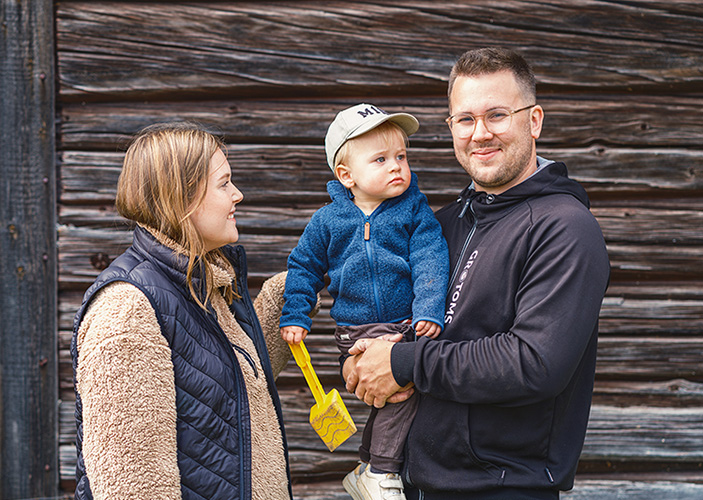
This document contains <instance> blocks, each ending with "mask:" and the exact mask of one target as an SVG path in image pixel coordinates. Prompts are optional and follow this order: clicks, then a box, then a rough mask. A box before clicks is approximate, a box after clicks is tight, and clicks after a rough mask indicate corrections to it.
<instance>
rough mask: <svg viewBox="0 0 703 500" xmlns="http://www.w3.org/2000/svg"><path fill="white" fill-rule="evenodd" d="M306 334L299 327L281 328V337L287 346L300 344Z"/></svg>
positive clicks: (305, 331) (303, 329) (304, 330)
mask: <svg viewBox="0 0 703 500" xmlns="http://www.w3.org/2000/svg"><path fill="white" fill-rule="evenodd" d="M307 334H308V331H307V330H306V329H305V328H303V327H301V326H284V327H283V328H281V337H282V338H283V340H285V341H286V342H288V343H289V344H300V343H301V342H302V341H303V340H304V339H305V337H306V336H307Z"/></svg>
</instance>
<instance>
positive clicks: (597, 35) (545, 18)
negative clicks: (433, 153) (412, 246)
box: [56, 0, 703, 100]
mask: <svg viewBox="0 0 703 500" xmlns="http://www.w3.org/2000/svg"><path fill="white" fill-rule="evenodd" d="M119 6H120V7H119V9H115V7H114V4H113V3H112V2H61V3H60V4H58V6H57V7H58V8H57V15H56V17H57V28H56V30H57V48H58V72H59V76H60V96H61V98H62V99H63V100H69V99H75V100H87V99H100V98H101V97H102V98H105V97H106V96H115V95H119V96H122V97H123V98H132V99H135V100H141V99H143V98H145V97H147V98H162V97H163V96H165V95H170V96H176V95H205V94H208V95H210V96H212V95H214V94H218V93H219V94H220V95H226V94H229V95H239V96H262V95H268V96H276V97H278V96H280V95H281V93H282V92H283V93H284V94H285V95H298V96H306V95H307V96H311V95H312V96H315V95H321V94H326V95H343V94H346V95H369V94H377V95H383V94H386V95H398V94H399V93H400V94H403V95H411V94H415V95H428V94H435V95H442V94H443V93H444V92H445V86H446V83H445V82H446V79H447V75H448V73H449V69H450V67H451V65H452V64H453V62H454V60H455V59H456V58H457V57H458V56H459V55H460V54H461V53H462V52H463V51H464V50H466V49H467V48H470V47H477V46H485V45H492V44H501V45H505V46H510V47H515V48H518V49H519V50H521V51H522V52H524V53H525V55H526V56H527V57H528V59H529V60H530V61H531V62H532V64H533V65H534V67H535V72H536V74H537V77H538V80H539V82H540V84H541V85H542V86H543V87H545V88H548V89H549V88H563V87H573V88H576V89H597V90H604V89H608V88H610V89H618V90H620V89H622V90H625V91H627V90H628V89H638V88H655V89H660V91H661V90H666V91H668V92H669V93H673V92H671V90H672V89H675V90H682V89H688V88H691V89H693V88H699V87H700V85H701V83H702V82H703V73H702V70H701V69H700V67H699V66H698V65H695V64H691V60H695V59H696V58H698V59H700V57H701V54H700V53H699V51H700V49H699V47H698V45H697V43H698V39H699V38H700V34H701V33H702V32H703V21H701V18H700V16H699V15H696V14H695V13H694V12H686V11H685V10H683V9H682V10H679V9H674V8H671V7H670V6H669V4H665V3H659V4H657V3H647V8H642V7H641V6H639V5H637V4H636V3H634V4H630V3H602V2H598V1H595V0H591V1H586V2H578V4H569V3H566V2H564V3H561V4H554V3H552V4H547V3H544V2H536V1H510V2H502V3H500V4H495V5H491V4H488V5H487V4H483V3H482V4H478V3H474V2H471V3H460V4H457V3H456V2H437V1H434V2H428V1H425V2H413V3H411V4H407V3H405V4H402V5H401V4H398V3H395V2H393V3H390V4H385V3H384V2H375V3H367V2H363V3H362V2H354V3H350V2H327V3H326V4H325V5H324V6H320V4H319V3H315V2H296V3H286V4H279V5H277V6H276V8H268V9H263V8H261V6H260V5H259V4H257V3H255V2H251V3H247V2H237V3H218V4H217V8H214V9H213V8H210V7H209V6H205V5H199V4H192V3H188V4H186V3H180V2H171V3H169V5H168V9H166V8H164V6H163V5H162V4H160V3H132V2H121V3H120V4H119ZM554 19H558V20H559V28H560V29H558V30H555V29H554V24H553V21H554ZM612 19H618V23H615V24H614V23H612ZM194 20H197V22H194ZM369 33H373V36H369V35H368V34H369ZM364 35H366V36H364ZM87 40H89V41H90V43H86V41H87ZM437 40H441V43H437ZM254 68H255V69H254ZM282 89H284V90H283V91H282Z"/></svg>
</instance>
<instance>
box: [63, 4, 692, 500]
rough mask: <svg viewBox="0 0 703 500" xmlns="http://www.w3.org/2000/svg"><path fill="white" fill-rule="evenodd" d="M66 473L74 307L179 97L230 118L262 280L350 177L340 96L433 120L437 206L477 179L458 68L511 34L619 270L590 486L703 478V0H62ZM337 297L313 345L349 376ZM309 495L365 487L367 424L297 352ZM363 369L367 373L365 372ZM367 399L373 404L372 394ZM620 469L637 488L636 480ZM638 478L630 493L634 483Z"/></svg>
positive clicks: (552, 135)
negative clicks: (454, 74)
mask: <svg viewBox="0 0 703 500" xmlns="http://www.w3.org/2000/svg"><path fill="white" fill-rule="evenodd" d="M56 8H57V14H56V17H57V27H56V30H57V37H56V43H57V61H58V85H59V90H58V97H57V103H58V104H57V106H58V120H59V124H58V132H59V141H58V149H59V154H58V162H59V165H58V168H59V174H60V183H59V206H58V210H59V212H58V213H59V238H58V245H59V324H60V340H59V342H60V345H59V352H60V379H61V399H62V405H61V422H62V424H61V444H62V446H61V477H62V485H63V487H64V489H65V490H66V491H69V490H70V489H71V487H72V482H71V481H72V477H73V466H74V461H75V457H74V454H75V450H74V449H73V447H72V446H73V433H74V431H73V422H72V411H73V407H72V400H73V393H72V385H71V373H70V357H69V353H68V348H69V339H70V328H71V321H72V317H73V314H74V313H75V311H76V309H77V307H78V305H79V303H80V298H81V296H82V294H83V291H84V290H85V289H86V287H87V286H88V285H89V284H90V283H91V281H92V280H93V279H94V278H95V276H96V275H97V274H98V273H99V271H100V270H101V269H102V268H103V267H104V266H105V265H107V263H108V262H109V261H110V259H113V258H114V257H116V256H117V255H118V254H119V253H121V252H122V251H123V250H124V249H125V248H126V246H127V245H128V244H129V242H130V238H131V236H130V233H129V231H128V230H127V228H126V226H125V225H124V224H123V223H122V221H121V220H120V218H119V217H118V216H117V215H116V213H115V211H114V208H113V202H114V196H115V186H116V181H117V177H118V175H119V172H120V166H121V162H122V158H123V151H124V143H125V140H126V139H127V138H128V137H129V136H130V135H131V134H132V133H134V132H135V131H137V130H138V129H139V128H141V127H143V126H145V125H147V124H150V123H153V122H156V121H162V120H171V119H189V120H196V121H199V122H202V123H204V124H207V125H209V126H212V127H215V128H217V129H218V130H221V131H222V133H223V134H224V136H225V137H226V139H227V143H228V145H229V146H228V148H229V159H230V162H231V164H232V167H233V174H234V176H233V179H234V182H235V183H236V184H237V186H238V187H239V188H240V189H241V190H242V192H243V193H244V195H245V200H244V202H243V203H242V205H241V208H240V209H239V211H240V213H241V215H240V216H238V217H237V219H238V222H239V227H240V233H241V243H242V244H244V245H245V247H246V249H247V252H248V255H249V257H250V263H251V264H250V266H251V269H250V276H251V281H250V286H251V288H252V289H253V292H254V293H256V290H257V289H258V287H259V286H260V284H261V282H262V280H263V279H265V278H266V277H268V276H270V275H272V274H274V273H276V272H278V271H281V270H283V269H284V268H285V261H286V257H287V255H288V253H289V252H290V250H291V249H292V248H293V247H294V246H295V244H296V241H297V238H298V236H299V235H300V233H301V232H302V230H303V228H304V226H305V224H306V222H307V220H308V218H309V217H310V215H311V214H312V213H313V212H314V211H315V210H316V209H317V208H319V207H320V206H322V205H323V204H324V203H325V202H326V200H327V195H326V192H325V183H326V182H327V181H328V180H330V179H331V175H330V172H329V169H328V168H327V166H326V163H325V157H324V148H323V137H324V134H325V131H326V128H327V125H328V124H329V122H330V121H331V120H332V119H333V117H334V115H335V113H336V112H337V111H338V110H339V109H341V108H343V107H346V106H348V105H351V104H355V103H357V102H362V101H370V102H372V103H375V104H378V105H380V106H382V107H384V108H386V109H388V110H392V111H400V110H403V111H408V112H410V113H413V114H415V115H416V116H417V117H418V118H419V120H420V123H421V128H420V131H419V132H418V133H417V134H416V135H414V136H413V137H412V141H411V147H410V150H409V159H410V162H411V166H412V167H413V169H414V171H415V172H416V173H417V174H418V176H419V180H420V187H421V189H422V190H423V191H424V192H425V193H426V194H427V195H428V197H429V199H430V202H431V204H432V205H433V207H434V208H439V207H440V206H442V205H443V204H445V203H447V202H449V201H451V200H452V199H453V198H454V196H455V195H456V193H457V192H458V191H459V190H460V189H462V188H463V187H464V186H465V185H466V184H467V183H468V182H469V181H468V178H467V177H466V175H465V174H464V173H463V171H462V170H461V168H460V167H459V166H458V164H457V162H456V160H455V158H454V156H453V152H452V146H451V137H450V134H449V130H448V129H447V127H446V125H445V124H444V121H443V118H444V117H445V116H446V114H447V106H446V86H447V76H448V73H449V70H450V68H451V66H452V64H453V63H454V61H455V60H456V59H457V58H458V56H459V55H460V54H461V53H462V52H463V51H465V50H467V49H470V48H475V47H480V46H485V45H503V46H508V47H511V48H514V49H517V50H519V51H520V52H521V53H522V54H524V55H525V56H526V57H527V58H528V59H529V61H530V62H531V63H532V64H533V66H534V69H535V72H536V75H537V79H538V101H539V102H540V103H541V104H542V106H543V107H544V109H545V113H546V118H545V126H544V130H543V134H542V138H541V139H540V140H539V142H538V152H539V154H541V155H543V156H546V157H548V158H553V159H558V160H563V161H565V162H566V163H567V165H568V167H569V171H570V174H571V176H572V177H574V178H576V179H577V180H579V181H581V182H582V183H583V185H584V186H585V187H586V189H587V190H588V192H589V195H590V197H591V200H592V211H593V213H594V214H595V216H596V217H597V219H598V221H599V223H600V225H601V227H602V228H603V232H604V234H605V238H606V241H607V245H608V251H609V255H610V259H611V263H612V269H613V273H612V281H611V285H610V287H609V290H608V292H607V297H606V299H605V302H604V304H603V309H602V312H601V318H600V329H601V338H600V342H599V361H598V367H597V380H596V388H595V396H594V405H593V410H592V414H591V419H590V423H589V430H588V434H587V438H586V444H585V448H584V451H583V455H582V460H581V464H580V467H579V474H578V477H577V486H576V489H575V490H574V491H572V492H570V493H567V494H565V495H564V497H565V498H569V499H578V500H581V499H586V498H588V499H596V500H599V499H605V498H608V499H612V498H628V499H630V498H631V499H654V498H677V499H684V500H687V499H693V498H702V497H703V357H702V353H703V286H702V285H703V231H702V230H701V228H702V226H703V197H702V195H703V141H702V140H701V139H702V138H703V120H701V118H700V117H701V114H702V112H703V64H702V63H703V45H702V44H701V40H703V6H702V5H701V4H700V2H698V1H696V0H689V1H678V0H673V1H664V0H660V1H656V0H630V1H605V0H602V1H601V0H582V1H579V2H569V1H567V0H558V1H554V2H548V3H547V2H537V1H527V0H525V1H517V0H504V1H501V2H493V1H489V2H486V1H464V2H448V1H437V0H434V1H419V0H403V1H381V0H378V1H365V2H336V1H328V2H325V3H324V4H320V3H319V2H312V1H309V2H308V1H301V2H285V1H278V2H222V3H220V2H207V3H185V2H179V1H171V2H168V3H161V2H150V3H146V2H122V1H117V0H112V1H107V0H92V1H90V2H88V1H64V2H57V3H56ZM329 302H330V300H329V298H328V297H325V299H324V307H323V310H322V312H321V313H320V315H319V316H318V317H317V318H316V320H315V323H314V328H313V332H312V333H311V336H310V338H309V342H308V347H309V348H310V350H311V353H312V359H313V362H314V364H315V366H316V367H317V369H318V373H319V374H320V375H321V378H322V381H323V383H324V384H325V386H326V387H328V388H331V387H333V386H336V387H339V388H340V389H341V384H340V380H339V378H338V375H337V374H338V366H337V361H336V359H337V354H336V348H335V347H334V343H333V341H332V339H331V335H330V334H331V330H332V327H333V324H332V321H331V319H330V318H329V314H328V311H329V305H330V303H329ZM278 385H279V388H280V391H281V396H282V398H283V401H284V414H285V418H286V424H287V430H288V437H289V441H290V447H291V465H292V471H293V478H294V482H295V487H294V492H295V495H296V497H297V498H309V499H313V498H314V499H319V500H323V499H332V498H340V499H341V498H347V497H346V496H345V495H344V494H343V490H342V488H341V482H340V480H341V477H342V475H343V474H344V473H346V471H348V470H350V469H351V468H352V467H353V466H354V464H355V462H356V460H357V454H356V448H357V446H358V444H359V438H358V436H355V437H354V438H352V439H351V440H350V442H348V443H346V444H345V445H343V446H342V447H341V448H340V449H339V450H338V451H336V452H335V453H333V454H330V453H329V452H328V451H326V448H325V447H324V445H323V444H322V442H321V441H320V440H319V439H318V438H317V437H316V436H315V434H314V433H313V432H312V431H311V429H310V428H309V426H308V424H307V421H306V418H307V412H308V409H309V407H310V406H311V405H312V399H311V397H310V395H309V393H308V391H307V390H306V388H305V386H304V382H303V379H302V377H301V376H300V373H299V372H298V370H297V368H296V367H295V365H294V363H292V362H291V364H290V365H289V366H288V368H287V369H286V370H285V371H284V373H283V374H282V375H281V377H280V378H279V381H278ZM342 392H344V391H342ZM345 400H346V402H347V405H348V406H349V408H350V409H351V411H352V413H353V416H354V418H355V420H356V421H357V422H360V423H361V422H363V421H364V419H365V415H366V413H367V409H366V407H365V406H364V405H363V404H362V403H359V402H358V401H356V400H355V399H354V398H353V397H350V396H346V395H345ZM614 492H617V493H614ZM615 495H617V496H615Z"/></svg>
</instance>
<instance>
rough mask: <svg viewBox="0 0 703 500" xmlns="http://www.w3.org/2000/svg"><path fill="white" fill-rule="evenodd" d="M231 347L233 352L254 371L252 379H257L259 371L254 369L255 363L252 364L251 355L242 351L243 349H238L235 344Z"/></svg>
mask: <svg viewBox="0 0 703 500" xmlns="http://www.w3.org/2000/svg"><path fill="white" fill-rule="evenodd" d="M232 347H234V350H235V351H237V352H238V353H240V354H241V355H242V356H244V359H246V360H247V362H248V363H249V366H251V369H252V370H253V371H254V377H256V378H259V370H257V369H256V363H254V358H252V357H251V354H249V353H248V352H247V351H246V350H244V348H243V347H239V346H238V345H237V344H232Z"/></svg>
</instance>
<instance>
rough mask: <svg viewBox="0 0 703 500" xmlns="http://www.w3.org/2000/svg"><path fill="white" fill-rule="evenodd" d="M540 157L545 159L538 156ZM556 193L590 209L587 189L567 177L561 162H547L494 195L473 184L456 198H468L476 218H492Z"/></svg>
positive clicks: (458, 201) (459, 199)
mask: <svg viewBox="0 0 703 500" xmlns="http://www.w3.org/2000/svg"><path fill="white" fill-rule="evenodd" d="M540 160H541V161H545V160H543V159H541V158H540ZM555 194H566V195H569V196H573V197H574V198H576V199H577V200H578V201H579V203H581V204H582V205H583V206H585V207H586V208H590V201H589V199H588V195H587V194H586V190H585V189H584V188H583V187H581V185H580V184H579V183H578V182H576V181H574V180H572V179H570V178H569V175H568V172H567V170H566V165H565V164H564V163H561V162H550V163H548V164H547V165H545V166H544V167H543V168H541V169H540V170H538V171H537V172H535V173H534V174H533V175H532V176H531V177H529V178H527V179H525V180H524V181H523V182H521V183H520V184H518V185H517V186H513V187H512V188H510V189H508V190H507V191H505V192H504V193H500V194H497V195H496V194H488V193H486V192H484V191H476V190H475V189H474V187H473V183H472V184H471V185H470V186H468V187H467V188H465V189H464V190H463V191H462V192H461V193H460V194H459V197H458V198H457V200H456V201H457V203H462V204H465V206H466V205H467V202H468V201H472V209H473V212H474V213H475V214H476V216H477V217H478V218H479V219H481V220H483V219H488V220H493V219H494V218H500V217H502V216H504V215H505V213H506V209H509V208H510V207H511V206H517V205H518V204H520V203H522V202H523V201H525V200H527V199H529V198H533V197H542V196H550V195H555Z"/></svg>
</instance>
